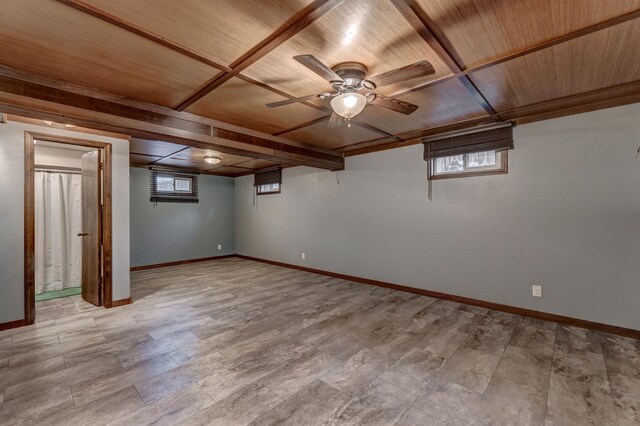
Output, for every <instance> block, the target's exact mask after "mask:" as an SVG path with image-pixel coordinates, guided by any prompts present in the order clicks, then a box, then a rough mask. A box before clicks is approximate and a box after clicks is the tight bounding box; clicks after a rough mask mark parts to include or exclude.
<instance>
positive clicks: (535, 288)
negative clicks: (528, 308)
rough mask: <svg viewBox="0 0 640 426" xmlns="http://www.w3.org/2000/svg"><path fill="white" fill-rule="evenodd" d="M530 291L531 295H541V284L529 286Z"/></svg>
mask: <svg viewBox="0 0 640 426" xmlns="http://www.w3.org/2000/svg"><path fill="white" fill-rule="evenodd" d="M531 293H532V294H533V297H542V286H541V285H533V286H531Z"/></svg>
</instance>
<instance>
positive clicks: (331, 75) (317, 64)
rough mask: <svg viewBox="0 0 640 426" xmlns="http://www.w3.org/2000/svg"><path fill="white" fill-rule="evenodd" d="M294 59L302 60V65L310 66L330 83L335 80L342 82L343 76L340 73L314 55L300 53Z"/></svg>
mask: <svg viewBox="0 0 640 426" xmlns="http://www.w3.org/2000/svg"><path fill="white" fill-rule="evenodd" d="M293 59H295V60H296V61H298V62H300V63H301V64H302V65H304V66H305V67H307V68H309V69H310V70H311V71H313V72H315V73H316V74H318V75H319V76H320V77H322V78H324V79H325V80H327V81H328V82H330V83H332V82H335V81H339V82H342V78H341V77H340V76H339V75H338V74H336V73H335V72H334V71H333V70H332V69H331V68H329V67H328V66H326V65H325V64H323V63H322V61H320V59H318V58H316V57H315V56H313V55H298V56H294V57H293Z"/></svg>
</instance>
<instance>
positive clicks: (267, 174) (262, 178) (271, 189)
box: [253, 167, 282, 195]
mask: <svg viewBox="0 0 640 426" xmlns="http://www.w3.org/2000/svg"><path fill="white" fill-rule="evenodd" d="M253 178H254V180H253V186H255V187H256V194H257V195H266V194H279V193H280V188H281V187H282V169H281V168H279V167H278V168H274V169H268V170H261V171H259V172H256V173H254V174H253Z"/></svg>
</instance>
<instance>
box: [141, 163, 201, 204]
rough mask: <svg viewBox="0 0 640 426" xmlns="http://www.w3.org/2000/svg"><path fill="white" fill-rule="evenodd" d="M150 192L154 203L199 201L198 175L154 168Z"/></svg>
mask: <svg viewBox="0 0 640 426" xmlns="http://www.w3.org/2000/svg"><path fill="white" fill-rule="evenodd" d="M150 193H151V200H150V201H151V202H154V203H165V202H170V203H197V202H198V176H197V175H195V174H190V173H176V172H168V171H160V170H152V171H151V185H150Z"/></svg>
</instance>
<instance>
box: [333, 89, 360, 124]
mask: <svg viewBox="0 0 640 426" xmlns="http://www.w3.org/2000/svg"><path fill="white" fill-rule="evenodd" d="M366 105H367V98H366V97H365V96H364V95H361V94H360V93H355V92H351V93H343V94H341V95H338V96H336V97H335V98H333V99H332V100H331V108H333V110H334V111H335V112H336V114H338V115H340V116H342V117H344V118H346V119H347V120H350V119H351V118H353V117H355V116H356V115H358V114H360V113H361V112H362V110H363V109H364V107H365V106H366Z"/></svg>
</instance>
